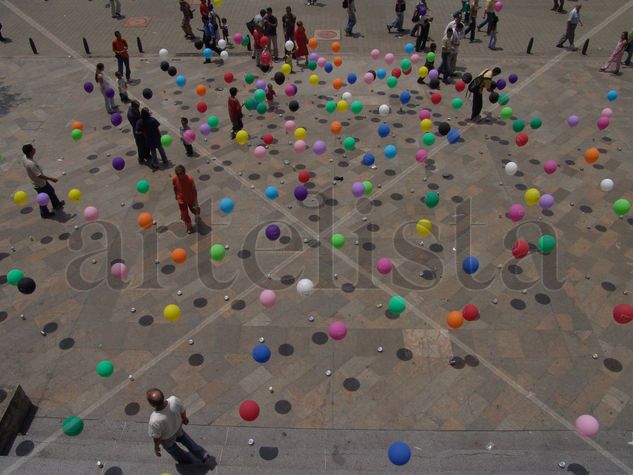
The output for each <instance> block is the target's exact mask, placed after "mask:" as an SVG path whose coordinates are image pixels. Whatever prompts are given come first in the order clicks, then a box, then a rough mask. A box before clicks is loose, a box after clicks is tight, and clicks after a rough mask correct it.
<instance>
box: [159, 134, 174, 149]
mask: <svg viewBox="0 0 633 475" xmlns="http://www.w3.org/2000/svg"><path fill="white" fill-rule="evenodd" d="M173 141H174V140H173V139H172V138H171V135H169V134H165V135H161V137H160V143H161V144H162V146H163V147H169V146H170V145H171V143H172V142H173Z"/></svg>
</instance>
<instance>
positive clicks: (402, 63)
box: [400, 58, 411, 71]
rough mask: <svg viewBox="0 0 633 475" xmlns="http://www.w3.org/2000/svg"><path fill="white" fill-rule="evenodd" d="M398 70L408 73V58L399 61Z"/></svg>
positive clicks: (409, 64)
mask: <svg viewBox="0 0 633 475" xmlns="http://www.w3.org/2000/svg"><path fill="white" fill-rule="evenodd" d="M400 68H401V69H402V70H403V71H408V70H409V69H411V60H410V59H409V58H404V59H403V60H402V61H400Z"/></svg>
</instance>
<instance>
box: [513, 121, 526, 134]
mask: <svg viewBox="0 0 633 475" xmlns="http://www.w3.org/2000/svg"><path fill="white" fill-rule="evenodd" d="M523 129H525V121H524V120H521V119H517V120H515V121H514V122H512V130H514V131H515V132H522V131H523Z"/></svg>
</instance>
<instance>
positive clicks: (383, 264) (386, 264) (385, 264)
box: [376, 257, 393, 274]
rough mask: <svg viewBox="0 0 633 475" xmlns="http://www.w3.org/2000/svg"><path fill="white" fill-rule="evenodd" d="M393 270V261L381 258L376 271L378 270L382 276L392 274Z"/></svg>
mask: <svg viewBox="0 0 633 475" xmlns="http://www.w3.org/2000/svg"><path fill="white" fill-rule="evenodd" d="M391 269H393V264H392V262H391V259H388V258H386V257H381V258H380V259H378V262H376V270H378V272H380V273H381V274H388V273H389V272H391Z"/></svg>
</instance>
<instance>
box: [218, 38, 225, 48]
mask: <svg viewBox="0 0 633 475" xmlns="http://www.w3.org/2000/svg"><path fill="white" fill-rule="evenodd" d="M218 48H220V49H224V48H226V40H224V39H222V40H218Z"/></svg>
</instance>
